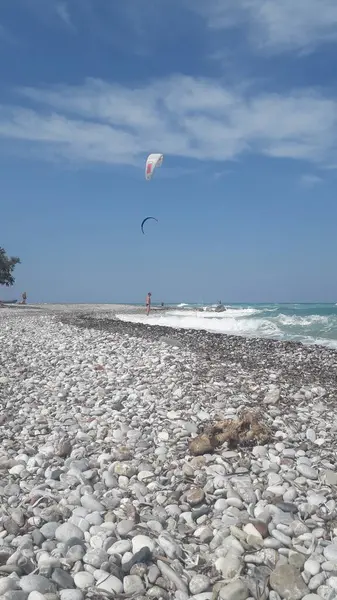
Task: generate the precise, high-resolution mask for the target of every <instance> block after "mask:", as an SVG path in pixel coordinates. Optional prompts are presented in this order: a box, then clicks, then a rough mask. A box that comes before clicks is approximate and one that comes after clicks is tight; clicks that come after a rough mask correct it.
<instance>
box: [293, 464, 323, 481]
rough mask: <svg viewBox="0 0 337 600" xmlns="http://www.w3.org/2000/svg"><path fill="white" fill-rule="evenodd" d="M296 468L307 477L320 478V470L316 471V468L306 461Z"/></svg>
mask: <svg viewBox="0 0 337 600" xmlns="http://www.w3.org/2000/svg"><path fill="white" fill-rule="evenodd" d="M296 468H297V470H298V472H299V473H301V475H303V477H306V478H307V479H317V478H318V472H317V471H316V469H313V467H310V466H309V465H306V464H305V463H299V464H298V465H297V467H296Z"/></svg>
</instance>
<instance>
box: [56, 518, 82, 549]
mask: <svg viewBox="0 0 337 600" xmlns="http://www.w3.org/2000/svg"><path fill="white" fill-rule="evenodd" d="M55 538H56V539H57V541H58V542H62V543H63V544H66V543H67V542H69V540H70V539H71V538H77V539H79V540H83V538H84V533H83V531H82V529H80V528H79V527H77V526H76V525H73V524H72V523H69V522H68V523H63V524H62V525H60V526H59V527H58V528H57V529H56V531H55Z"/></svg>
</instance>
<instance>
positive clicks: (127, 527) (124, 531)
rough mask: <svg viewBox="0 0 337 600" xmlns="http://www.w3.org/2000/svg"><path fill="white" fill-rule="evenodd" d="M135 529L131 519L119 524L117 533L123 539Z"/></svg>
mask: <svg viewBox="0 0 337 600" xmlns="http://www.w3.org/2000/svg"><path fill="white" fill-rule="evenodd" d="M134 527H135V523H134V521H131V519H124V520H123V521H120V522H119V523H118V524H117V533H118V535H120V536H121V537H126V536H127V535H128V533H130V531H132V529H134Z"/></svg>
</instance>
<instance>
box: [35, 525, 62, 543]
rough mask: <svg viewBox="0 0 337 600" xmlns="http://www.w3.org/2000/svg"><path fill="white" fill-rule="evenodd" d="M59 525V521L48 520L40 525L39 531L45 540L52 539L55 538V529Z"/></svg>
mask: <svg viewBox="0 0 337 600" xmlns="http://www.w3.org/2000/svg"><path fill="white" fill-rule="evenodd" d="M59 526H60V523H57V521H50V522H49V523H45V524H44V525H42V527H40V532H41V533H42V535H43V536H44V537H45V538H46V539H47V540H53V539H55V532H56V529H58V527H59Z"/></svg>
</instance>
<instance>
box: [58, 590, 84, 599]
mask: <svg viewBox="0 0 337 600" xmlns="http://www.w3.org/2000/svg"><path fill="white" fill-rule="evenodd" d="M60 600H84V596H83V594H82V592H81V590H60Z"/></svg>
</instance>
